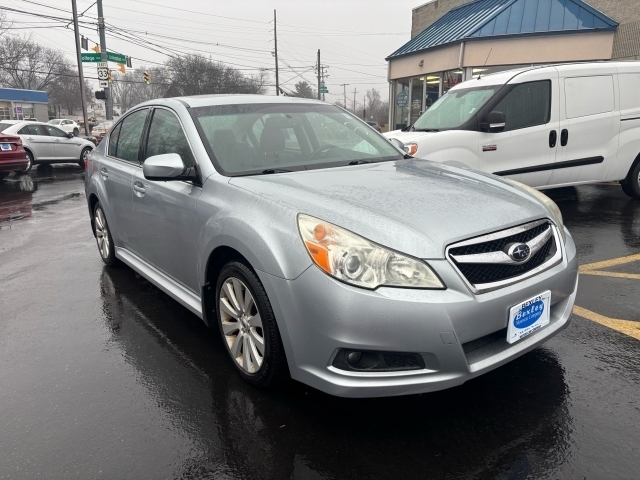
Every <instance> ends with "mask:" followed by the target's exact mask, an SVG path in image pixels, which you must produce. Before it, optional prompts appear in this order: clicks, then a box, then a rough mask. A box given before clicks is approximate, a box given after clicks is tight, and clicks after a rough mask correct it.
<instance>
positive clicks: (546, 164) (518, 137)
mask: <svg viewBox="0 0 640 480" xmlns="http://www.w3.org/2000/svg"><path fill="white" fill-rule="evenodd" d="M513 81H514V82H517V83H513V84H507V86H506V88H505V89H503V90H502V91H501V92H500V93H499V94H498V95H499V96H498V97H497V98H496V99H495V100H493V102H494V104H493V106H491V107H490V108H489V111H490V112H502V113H503V114H504V115H505V127H504V130H503V131H501V132H497V133H491V132H479V140H480V142H479V147H478V148H479V153H478V156H479V157H480V159H481V164H482V170H483V171H485V172H491V173H494V174H496V175H500V176H503V177H507V178H511V179H513V180H517V181H519V182H522V183H525V184H527V185H529V186H532V187H541V186H544V185H546V184H547V181H548V180H549V178H550V177H551V173H552V171H553V169H554V168H555V161H556V150H557V144H558V143H559V142H558V135H559V132H558V127H559V118H560V117H559V107H558V103H559V102H558V99H559V93H558V92H559V89H558V72H557V70H556V69H555V68H543V69H538V70H531V71H528V72H525V73H523V74H520V75H517V76H516V77H515V78H514V79H513Z"/></svg>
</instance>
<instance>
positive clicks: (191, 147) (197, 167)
mask: <svg viewBox="0 0 640 480" xmlns="http://www.w3.org/2000/svg"><path fill="white" fill-rule="evenodd" d="M151 108H152V109H154V110H155V109H162V110H168V111H170V112H171V113H173V115H174V116H175V117H176V118H177V119H178V123H180V128H182V134H183V135H184V138H186V139H187V143H188V144H189V150H191V156H192V157H193V161H194V162H196V165H195V167H196V170H197V171H198V172H199V171H200V162H199V161H198V157H197V156H196V154H195V152H194V151H193V145H192V144H191V140H190V139H189V135H187V132H186V131H185V129H184V123H182V119H181V118H180V115H178V112H176V111H175V110H174V109H173V108H169V107H167V106H165V105H157V106H156V105H151ZM152 123H153V115H152V116H151V122H150V123H149V129H151V124H152ZM148 140H149V135H148V134H147V141H148ZM147 158H149V157H147ZM145 160H146V158H145V159H144V160H143V161H142V163H141V164H140V167H142V165H144V162H145Z"/></svg>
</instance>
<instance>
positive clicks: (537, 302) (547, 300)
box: [507, 290, 551, 343]
mask: <svg viewBox="0 0 640 480" xmlns="http://www.w3.org/2000/svg"><path fill="white" fill-rule="evenodd" d="M550 310H551V290H547V291H546V292H542V293H541V294H539V295H536V296H535V297H532V298H530V299H528V300H526V301H524V302H522V303H519V304H518V305H516V306H514V307H511V309H510V310H509V325H508V326H507V342H508V343H515V342H517V341H518V340H521V339H523V338H524V337H526V336H528V335H531V334H532V333H533V332H536V331H538V330H540V329H541V328H542V327H544V326H546V325H549V322H550V321H551V315H550Z"/></svg>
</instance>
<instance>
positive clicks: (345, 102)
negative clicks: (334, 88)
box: [340, 83, 349, 109]
mask: <svg viewBox="0 0 640 480" xmlns="http://www.w3.org/2000/svg"><path fill="white" fill-rule="evenodd" d="M340 86H341V87H342V90H343V91H342V96H343V98H344V108H345V109H346V108H347V86H349V84H348V83H341V84H340Z"/></svg>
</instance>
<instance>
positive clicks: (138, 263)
mask: <svg viewBox="0 0 640 480" xmlns="http://www.w3.org/2000/svg"><path fill="white" fill-rule="evenodd" d="M115 250H116V258H118V259H120V260H121V261H122V262H123V263H126V264H127V265H129V266H130V267H131V268H132V269H134V270H135V271H136V272H138V273H139V274H140V275H142V276H143V277H144V278H146V279H147V280H149V281H150V282H151V283H153V284H154V285H155V286H156V287H158V288H159V289H160V290H162V291H163V292H164V293H166V294H167V295H169V296H170V297H171V298H173V299H174V300H175V301H177V302H179V303H181V304H182V305H183V306H185V307H186V308H188V309H189V310H191V311H192V312H193V313H195V314H196V315H197V316H198V317H200V318H203V317H202V302H201V300H200V297H199V296H197V295H196V294H194V293H193V292H191V291H189V290H187V289H186V288H185V287H183V286H182V285H180V284H179V283H177V282H175V281H174V280H173V279H171V278H169V277H168V276H167V275H165V274H164V273H162V272H160V271H159V270H157V269H156V268H155V267H152V266H151V265H149V264H148V263H147V262H145V261H144V260H142V259H141V258H140V257H138V256H137V255H135V254H133V253H131V252H130V251H128V250H126V249H125V248H122V247H116V249H115Z"/></svg>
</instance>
